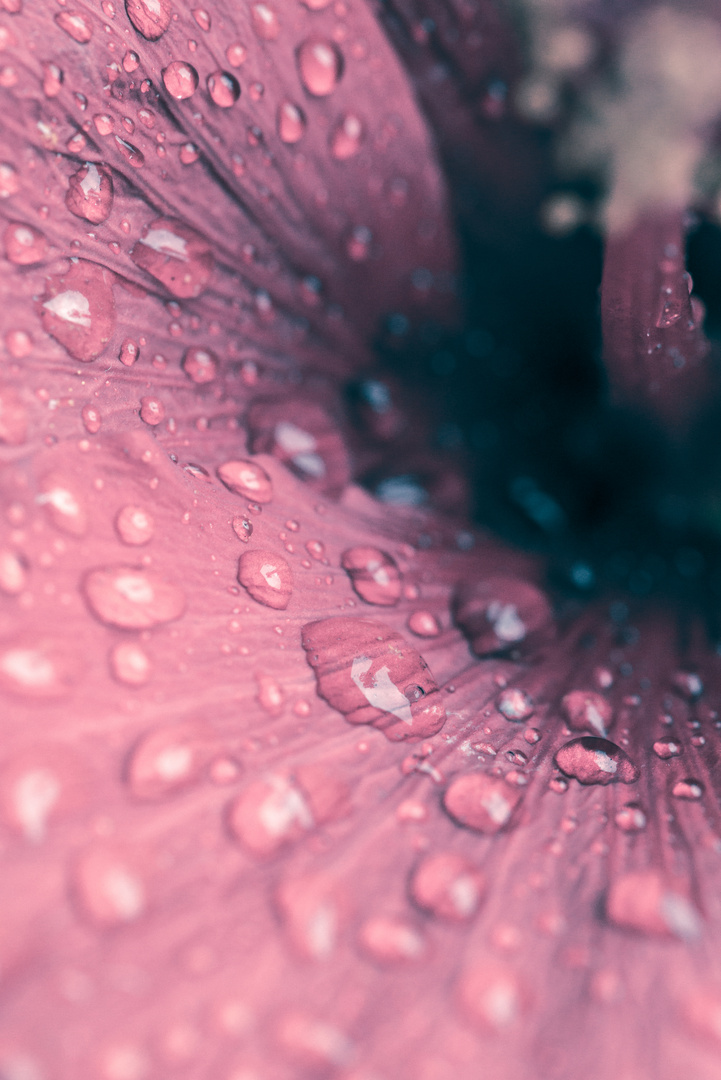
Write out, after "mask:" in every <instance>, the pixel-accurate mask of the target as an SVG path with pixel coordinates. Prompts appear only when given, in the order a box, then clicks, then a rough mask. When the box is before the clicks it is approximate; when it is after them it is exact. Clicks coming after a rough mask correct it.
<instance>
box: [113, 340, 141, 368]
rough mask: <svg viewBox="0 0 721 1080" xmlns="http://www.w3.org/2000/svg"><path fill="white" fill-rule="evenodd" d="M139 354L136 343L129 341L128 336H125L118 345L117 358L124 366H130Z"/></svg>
mask: <svg viewBox="0 0 721 1080" xmlns="http://www.w3.org/2000/svg"><path fill="white" fill-rule="evenodd" d="M139 356H140V349H139V348H138V346H137V345H136V343H135V342H134V341H131V339H130V338H126V339H125V341H124V342H123V344H122V345H121V346H120V352H119V353H118V360H119V361H120V363H121V364H125V367H132V366H133V364H134V363H135V361H136V360H137V359H138V357H139Z"/></svg>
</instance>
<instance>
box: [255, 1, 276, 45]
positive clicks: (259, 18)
mask: <svg viewBox="0 0 721 1080" xmlns="http://www.w3.org/2000/svg"><path fill="white" fill-rule="evenodd" d="M250 17H251V21H252V24H253V29H254V30H255V32H256V34H257V35H258V37H259V38H262V39H263V41H275V39H276V38H277V37H278V34H279V32H280V23H279V22H278V16H277V15H276V13H275V12H274V11H273V9H272V8H270V7H268V5H267V4H253V5H252V6H251V9H250Z"/></svg>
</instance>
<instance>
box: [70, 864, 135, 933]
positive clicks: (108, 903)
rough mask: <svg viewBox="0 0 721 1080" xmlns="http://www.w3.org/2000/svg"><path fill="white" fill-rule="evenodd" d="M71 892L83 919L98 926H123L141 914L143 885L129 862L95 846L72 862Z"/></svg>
mask: <svg viewBox="0 0 721 1080" xmlns="http://www.w3.org/2000/svg"><path fill="white" fill-rule="evenodd" d="M72 878H73V880H72V885H73V888H72V892H73V897H74V899H75V901H76V904H77V905H78V908H79V910H80V912H81V914H82V915H83V916H85V917H86V918H87V919H89V920H90V921H91V922H92V923H95V925H96V926H99V927H111V926H123V925H125V924H126V923H131V922H134V921H135V920H136V919H138V918H139V917H140V916H141V915H142V914H143V913H144V911H145V908H146V896H145V885H144V883H143V881H142V878H141V877H140V875H139V874H138V873H137V870H136V869H135V867H134V866H133V864H132V862H131V860H130V859H128V858H126V857H125V856H124V855H123V854H121V853H120V852H118V851H114V850H112V849H111V848H102V847H97V848H93V849H91V850H89V851H86V852H84V853H83V854H82V855H81V856H80V857H79V858H78V860H77V861H76V863H75V866H74V868H73V875H72Z"/></svg>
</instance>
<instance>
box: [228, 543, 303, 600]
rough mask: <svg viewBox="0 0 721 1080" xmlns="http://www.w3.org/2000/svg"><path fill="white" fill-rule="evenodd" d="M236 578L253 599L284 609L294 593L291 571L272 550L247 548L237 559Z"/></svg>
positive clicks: (283, 560) (282, 559)
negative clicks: (250, 549) (249, 549)
mask: <svg viewBox="0 0 721 1080" xmlns="http://www.w3.org/2000/svg"><path fill="white" fill-rule="evenodd" d="M238 581H239V582H240V584H241V585H242V586H243V588H244V589H246V590H247V591H248V592H249V593H250V595H251V596H252V597H253V599H254V600H257V601H258V603H259V604H265V606H266V607H269V608H276V609H277V610H279V611H284V610H285V609H286V608H287V606H288V602H289V600H290V598H291V595H292V593H293V574H292V573H291V569H290V566H289V565H288V563H287V562H286V561H285V559H284V558H283V557H282V556H280V555H275V554H274V553H273V552H272V551H262V550H260V551H259V550H258V549H254V550H253V551H246V552H245V554H243V555H241V556H240V559H239V560H238Z"/></svg>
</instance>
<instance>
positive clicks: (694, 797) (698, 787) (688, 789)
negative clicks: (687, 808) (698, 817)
mask: <svg viewBox="0 0 721 1080" xmlns="http://www.w3.org/2000/svg"><path fill="white" fill-rule="evenodd" d="M703 793H704V786H703V784H702V783H701V781H700V780H694V779H692V778H690V777H687V778H686V779H685V780H678V781H677V782H676V783H675V784H674V785H673V787H672V788H671V794H672V795H673V797H674V799H685V800H686V801H687V802H697V801H698V800H699V799H701V798H702V797H703Z"/></svg>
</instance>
